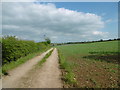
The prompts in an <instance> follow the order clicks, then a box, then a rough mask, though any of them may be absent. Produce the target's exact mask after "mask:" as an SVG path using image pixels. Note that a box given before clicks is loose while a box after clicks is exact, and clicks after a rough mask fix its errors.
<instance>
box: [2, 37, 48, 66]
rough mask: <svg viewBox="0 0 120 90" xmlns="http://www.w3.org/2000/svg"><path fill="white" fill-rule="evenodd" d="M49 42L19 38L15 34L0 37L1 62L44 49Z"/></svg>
mask: <svg viewBox="0 0 120 90" xmlns="http://www.w3.org/2000/svg"><path fill="white" fill-rule="evenodd" d="M47 46H49V44H47V43H46V42H39V43H36V42H34V41H30V40H20V39H18V38H16V37H15V36H6V37H3V38H2V64H3V65H4V64H6V63H10V62H11V61H16V60H17V59H19V58H21V57H24V56H27V55H28V54H30V53H34V52H37V51H39V50H43V49H45V48H46V47H47Z"/></svg>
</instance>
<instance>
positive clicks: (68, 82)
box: [58, 49, 77, 88]
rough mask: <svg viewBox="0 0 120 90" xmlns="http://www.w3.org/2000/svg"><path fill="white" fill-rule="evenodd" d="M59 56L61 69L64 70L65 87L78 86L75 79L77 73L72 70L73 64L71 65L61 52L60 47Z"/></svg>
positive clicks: (63, 80)
mask: <svg viewBox="0 0 120 90" xmlns="http://www.w3.org/2000/svg"><path fill="white" fill-rule="evenodd" d="M58 58H59V64H60V69H61V72H62V77H61V79H62V82H63V88H71V87H77V81H76V79H75V74H74V73H73V71H72V65H70V64H69V63H68V62H67V61H66V60H65V58H64V57H63V56H62V54H61V53H60V50H59V49H58Z"/></svg>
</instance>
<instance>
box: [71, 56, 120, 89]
mask: <svg viewBox="0 0 120 90" xmlns="http://www.w3.org/2000/svg"><path fill="white" fill-rule="evenodd" d="M102 59H103V58H102ZM108 59H109V58H108ZM69 60H70V61H74V62H75V63H76V64H77V65H76V66H75V68H74V70H73V71H74V73H75V75H76V79H77V82H78V83H77V84H78V87H82V88H118V87H119V86H118V81H119V79H118V67H116V66H117V64H115V63H108V62H107V61H106V59H105V60H104V61H96V60H87V59H83V58H80V57H78V58H77V56H76V58H75V57H69Z"/></svg>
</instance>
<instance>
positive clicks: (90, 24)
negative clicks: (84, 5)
mask: <svg viewBox="0 0 120 90" xmlns="http://www.w3.org/2000/svg"><path fill="white" fill-rule="evenodd" d="M104 24H105V22H103V21H102V18H101V16H98V15H96V14H93V13H84V12H77V11H72V10H68V9H65V8H56V6H55V5H54V4H51V3H49V4H35V3H3V34H4V35H7V34H9V35H16V36H18V37H22V38H25V39H31V40H36V41H41V40H42V37H43V35H44V34H46V35H47V36H48V37H50V38H51V39H52V40H53V42H57V41H58V42H63V41H64V42H65V41H80V40H88V39H90V38H92V39H94V37H96V36H98V37H97V38H96V39H100V38H103V37H104V35H105V34H106V32H102V31H100V29H102V28H103V27H104ZM106 35H107V34H106Z"/></svg>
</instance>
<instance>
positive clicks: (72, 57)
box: [57, 41, 120, 88]
mask: <svg viewBox="0 0 120 90" xmlns="http://www.w3.org/2000/svg"><path fill="white" fill-rule="evenodd" d="M57 48H58V51H59V57H60V65H61V68H62V69H65V70H64V74H63V76H64V77H63V80H64V82H65V85H64V86H65V87H71V85H72V87H80V88H118V87H119V86H120V85H119V84H118V83H119V82H118V81H119V80H118V77H119V76H118V68H119V65H118V41H108V42H96V43H87V44H71V45H62V46H57ZM74 84H75V85H74Z"/></svg>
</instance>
